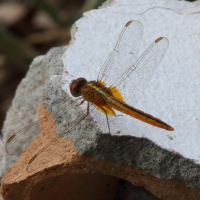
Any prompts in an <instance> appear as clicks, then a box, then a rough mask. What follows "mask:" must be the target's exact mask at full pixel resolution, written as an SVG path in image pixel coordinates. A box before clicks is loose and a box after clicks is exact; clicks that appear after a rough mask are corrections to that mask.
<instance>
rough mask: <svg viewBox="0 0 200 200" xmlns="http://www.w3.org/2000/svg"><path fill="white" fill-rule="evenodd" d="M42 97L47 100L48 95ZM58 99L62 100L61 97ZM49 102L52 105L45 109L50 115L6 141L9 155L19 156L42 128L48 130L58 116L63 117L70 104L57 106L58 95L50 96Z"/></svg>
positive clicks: (64, 103)
mask: <svg viewBox="0 0 200 200" xmlns="http://www.w3.org/2000/svg"><path fill="white" fill-rule="evenodd" d="M44 97H46V98H49V93H44ZM60 98H61V99H64V98H63V96H62V97H60ZM55 99H57V101H56V103H53V102H55ZM49 100H51V101H52V103H51V106H49V107H47V109H48V110H50V111H51V113H49V114H48V115H46V116H45V117H43V118H41V119H39V120H38V121H36V122H34V123H32V124H30V125H28V126H26V127H24V128H23V129H21V130H19V131H18V132H16V133H15V134H13V135H12V136H11V137H10V138H9V139H8V140H7V143H6V146H5V149H6V152H7V153H8V154H9V155H20V154H21V153H22V152H23V151H24V150H25V148H26V147H27V146H28V145H29V144H30V143H31V141H33V140H34V139H35V138H36V136H37V135H38V134H39V133H40V132H41V131H42V130H43V128H47V127H48V128H50V127H51V126H52V123H53V122H54V120H55V118H56V119H57V120H58V119H59V116H64V115H65V113H66V110H67V109H68V107H69V106H70V104H69V105H66V102H64V101H63V103H61V104H59V103H58V95H53V94H52V95H51V98H50V99H49ZM71 101H73V100H71ZM54 104H55V105H54Z"/></svg>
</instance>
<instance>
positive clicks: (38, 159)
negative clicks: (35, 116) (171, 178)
mask: <svg viewBox="0 0 200 200" xmlns="http://www.w3.org/2000/svg"><path fill="white" fill-rule="evenodd" d="M79 102H81V99H80V100H79ZM68 103H69V104H70V106H68V108H67V112H66V115H67V116H68V120H67V121H66V122H64V120H61V121H62V123H60V119H62V118H63V117H64V116H60V117H59V116H57V118H56V133H57V134H58V135H56V136H55V137H53V139H52V140H50V141H49V142H48V143H47V144H46V145H44V147H42V148H41V149H40V150H39V151H38V152H37V153H36V154H35V155H34V156H33V157H32V158H31V159H30V160H29V162H28V164H27V168H26V170H27V171H28V172H31V171H35V170H36V169H41V168H44V166H45V165H46V164H50V163H51V162H52V161H53V162H54V161H55V159H59V158H61V159H64V157H66V155H67V154H66V152H67V151H68V148H69V147H68V146H67V145H66V142H63V140H61V138H62V139H68V138H73V135H76V137H77V135H81V133H83V132H86V129H87V133H88V132H89V131H90V130H88V125H87V124H88V123H90V126H89V128H90V129H92V127H91V122H93V121H92V118H90V115H92V116H93V114H94V113H98V112H96V111H97V110H96V108H95V106H94V105H93V104H92V103H89V114H90V115H89V119H88V113H87V111H88V110H87V105H88V102H84V103H83V104H81V107H80V105H78V104H77V102H75V101H71V102H68ZM86 117H87V118H86ZM104 118H105V115H104ZM105 119H106V118H105ZM93 123H94V122H93ZM94 126H95V123H94ZM95 127H96V126H95ZM84 129H85V130H84ZM63 145H64V146H63ZM63 149H65V152H63Z"/></svg>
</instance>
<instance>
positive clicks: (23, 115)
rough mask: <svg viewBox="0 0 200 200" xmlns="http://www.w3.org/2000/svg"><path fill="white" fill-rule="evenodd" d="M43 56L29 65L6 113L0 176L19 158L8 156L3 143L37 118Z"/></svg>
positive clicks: (41, 83) (40, 94)
mask: <svg viewBox="0 0 200 200" xmlns="http://www.w3.org/2000/svg"><path fill="white" fill-rule="evenodd" d="M42 60H43V56H38V57H36V58H35V59H34V60H33V62H32V63H31V65H30V69H29V71H28V73H27V75H26V77H25V78H24V79H23V80H22V81H21V83H20V84H19V86H18V88H17V90H16V95H15V98H14V99H13V101H12V106H11V107H10V109H9V110H8V112H7V114H6V119H5V121H4V125H3V129H2V133H3V144H2V148H1V152H2V159H1V160H0V162H1V163H0V166H1V167H0V168H1V170H0V177H2V176H3V174H4V173H5V171H6V170H8V169H9V168H10V167H11V166H12V165H13V163H14V162H15V161H16V160H17V159H18V158H19V155H17V156H10V155H8V154H7V153H6V152H5V143H6V141H7V140H8V138H9V137H10V136H11V135H13V134H14V133H15V132H16V131H17V130H20V129H22V128H23V127H24V126H26V125H28V124H30V123H31V122H34V121H35V120H37V109H38V105H39V102H40V100H41V97H42V89H43V82H42V75H41V63H42Z"/></svg>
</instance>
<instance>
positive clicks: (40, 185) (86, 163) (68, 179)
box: [1, 103, 200, 200]
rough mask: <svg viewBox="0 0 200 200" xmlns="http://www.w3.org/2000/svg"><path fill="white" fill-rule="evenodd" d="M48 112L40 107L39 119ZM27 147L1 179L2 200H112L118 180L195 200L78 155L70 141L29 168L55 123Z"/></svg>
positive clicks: (170, 185) (166, 183) (174, 184)
mask: <svg viewBox="0 0 200 200" xmlns="http://www.w3.org/2000/svg"><path fill="white" fill-rule="evenodd" d="M48 112H49V111H48V110H47V109H46V108H45V107H44V106H43V104H42V103H41V104H40V107H39V118H41V117H42V116H44V115H46V114H47V113H48ZM48 128H49V129H48V130H45V129H44V130H43V131H42V133H40V134H39V135H38V137H37V138H36V139H35V140H34V141H33V142H32V143H31V144H30V146H29V147H28V148H27V149H26V150H25V152H24V153H23V154H22V155H21V157H20V158H19V160H18V161H17V162H16V163H15V164H14V166H13V167H12V168H10V169H9V170H8V171H7V172H6V174H5V176H4V177H3V179H2V187H1V193H2V195H3V197H4V199H5V200H6V199H10V198H12V199H50V198H51V199H66V198H69V199H84V198H87V199H91V200H92V199H112V198H113V197H114V196H115V194H116V190H117V185H118V181H119V178H122V179H125V180H127V181H130V182H132V183H133V184H134V185H137V186H142V187H144V188H146V189H147V190H149V191H150V192H152V193H153V194H155V195H156V196H158V197H159V198H161V199H167V200H171V199H181V200H186V199H197V197H199V195H200V191H199V190H198V189H189V188H187V187H186V186H185V184H183V183H181V182H179V181H175V180H162V179H160V178H157V177H155V176H152V175H150V174H148V173H145V172H143V171H141V170H137V169H133V168H131V167H127V166H122V165H119V164H116V163H111V162H105V161H101V160H97V159H95V158H92V157H89V156H83V155H81V154H79V153H78V152H77V151H76V150H75V148H74V147H73V143H72V142H71V140H70V139H68V140H62V139H60V138H59V139H58V140H56V142H55V143H54V144H52V145H51V148H47V149H46V150H45V151H44V152H43V153H41V154H40V155H39V156H38V158H37V159H36V160H35V161H34V162H33V163H32V164H31V166H30V168H29V171H30V170H31V171H32V172H27V171H26V167H27V162H28V161H29V159H30V158H31V157H32V156H33V155H34V154H35V153H36V152H38V151H39V150H40V149H41V148H42V147H43V146H44V145H45V144H47V143H48V142H49V141H50V140H51V139H52V138H53V137H55V136H56V133H55V131H54V130H55V123H51V128H50V126H49V127H48Z"/></svg>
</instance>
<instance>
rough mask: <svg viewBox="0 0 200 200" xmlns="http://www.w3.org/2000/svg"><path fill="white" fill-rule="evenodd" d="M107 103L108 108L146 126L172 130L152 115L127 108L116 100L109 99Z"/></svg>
mask: <svg viewBox="0 0 200 200" xmlns="http://www.w3.org/2000/svg"><path fill="white" fill-rule="evenodd" d="M107 103H108V105H109V106H111V107H112V108H114V109H115V110H118V111H120V112H122V113H124V114H127V115H129V116H131V117H134V118H136V119H139V120H141V121H143V122H145V123H148V124H151V125H153V126H156V127H159V128H163V129H166V130H170V131H173V130H174V129H173V128H172V127H171V126H169V125H168V124H166V123H165V122H163V121H162V120H160V119H158V118H156V117H153V116H152V115H149V114H147V113H144V112H143V111H141V110H138V109H136V108H133V107H132V106H129V105H128V104H126V103H124V102H121V101H120V100H118V99H116V98H113V97H109V98H108V99H107Z"/></svg>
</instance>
